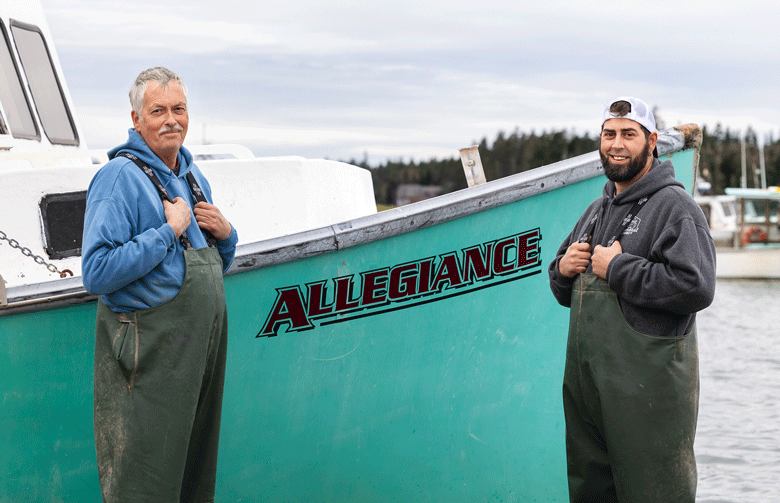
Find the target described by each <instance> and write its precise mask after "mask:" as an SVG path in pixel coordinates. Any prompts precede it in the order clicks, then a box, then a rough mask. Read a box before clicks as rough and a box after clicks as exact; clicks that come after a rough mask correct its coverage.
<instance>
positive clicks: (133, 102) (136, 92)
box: [130, 66, 187, 117]
mask: <svg viewBox="0 0 780 503" xmlns="http://www.w3.org/2000/svg"><path fill="white" fill-rule="evenodd" d="M151 81H155V82H159V83H160V85H162V86H163V87H168V84H169V83H170V82H172V81H173V82H176V83H177V84H179V87H181V90H182V92H183V93H184V99H185V100H186V99H187V86H185V85H184V82H183V81H182V80H181V78H180V77H179V76H178V75H176V74H175V73H173V72H172V71H170V70H168V69H167V68H165V67H163V66H155V67H154V68H149V69H148V70H144V71H142V72H141V73H139V74H138V77H136V78H135V82H134V83H133V86H132V87H131V88H130V106H132V107H133V110H134V111H135V113H136V115H138V116H139V117H140V116H141V110H142V109H143V107H144V93H145V92H146V85H147V84H148V83H149V82H151Z"/></svg>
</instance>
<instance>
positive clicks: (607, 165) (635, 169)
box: [599, 139, 650, 183]
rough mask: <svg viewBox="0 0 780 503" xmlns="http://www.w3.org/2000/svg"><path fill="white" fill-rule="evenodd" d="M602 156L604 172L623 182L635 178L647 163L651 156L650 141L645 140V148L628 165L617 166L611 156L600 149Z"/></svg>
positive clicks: (610, 178)
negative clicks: (612, 161)
mask: <svg viewBox="0 0 780 503" xmlns="http://www.w3.org/2000/svg"><path fill="white" fill-rule="evenodd" d="M599 155H600V156H601V165H602V166H603V167H604V174H605V175H607V178H608V179H609V180H611V181H613V182H617V183H623V182H628V181H630V180H633V179H634V177H636V175H638V174H639V172H640V171H642V169H643V168H644V167H645V166H646V165H647V159H648V158H649V157H650V141H649V139H648V140H645V149H644V151H643V152H642V153H641V154H639V156H638V157H634V158H632V159H631V160H630V161H629V162H628V165H627V166H616V165H614V164H612V163H611V162H610V160H609V157H607V156H606V154H604V152H603V151H602V150H601V149H599Z"/></svg>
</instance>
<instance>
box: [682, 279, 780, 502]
mask: <svg viewBox="0 0 780 503" xmlns="http://www.w3.org/2000/svg"><path fill="white" fill-rule="evenodd" d="M697 320H698V331H699V358H700V373H701V397H700V405H699V425H698V430H697V436H696V444H695V448H696V459H697V461H698V469H699V488H698V497H697V499H696V501H697V503H767V502H778V501H780V349H778V345H780V282H771V281H719V282H718V285H717V289H716V293H715V301H714V302H713V304H712V305H711V306H710V307H709V308H707V309H706V310H705V311H703V312H701V313H700V314H699V315H698V317H697Z"/></svg>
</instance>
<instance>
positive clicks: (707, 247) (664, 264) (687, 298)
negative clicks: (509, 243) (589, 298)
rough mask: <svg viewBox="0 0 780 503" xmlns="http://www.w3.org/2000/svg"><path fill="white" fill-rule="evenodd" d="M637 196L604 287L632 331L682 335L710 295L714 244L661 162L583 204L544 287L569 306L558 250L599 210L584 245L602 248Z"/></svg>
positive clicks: (699, 215) (610, 184)
mask: <svg viewBox="0 0 780 503" xmlns="http://www.w3.org/2000/svg"><path fill="white" fill-rule="evenodd" d="M645 196H648V197H649V198H650V199H649V200H648V201H647V202H646V203H645V204H644V205H643V206H642V209H641V210H640V211H639V213H638V214H637V216H636V217H635V218H634V221H632V222H631V224H629V226H628V227H627V228H626V230H625V231H624V232H623V234H622V235H621V236H620V238H619V239H618V240H619V241H620V245H621V246H622V248H623V253H621V254H619V255H617V256H615V257H614V258H613V259H612V261H611V262H610V263H609V267H608V268H607V283H608V284H609V287H610V288H611V289H612V291H614V292H615V293H616V294H617V297H618V299H619V302H620V307H621V310H622V311H623V315H624V316H625V318H626V321H628V323H629V324H631V326H632V327H634V328H635V329H636V330H638V331H640V332H643V333H646V334H649V335H655V336H682V335H685V334H686V333H688V331H689V330H690V328H691V327H692V326H693V323H694V321H695V319H696V312H697V311H701V310H702V309H704V308H706V307H707V306H709V305H710V303H711V302H712V299H713V297H714V295H715V245H714V244H713V241H712V237H711V236H710V231H709V226H708V225H707V220H706V219H705V217H704V214H703V213H702V211H701V209H700V208H699V206H698V204H696V202H695V201H694V200H693V198H692V197H691V196H690V195H689V194H688V193H687V192H685V189H684V188H683V185H682V184H681V183H680V182H679V181H677V180H676V179H675V178H674V167H673V166H672V162H671V161H669V160H667V161H664V162H659V161H658V159H654V160H653V166H652V168H651V169H650V171H649V172H648V173H647V174H646V175H645V176H643V177H642V178H640V179H639V180H638V181H637V182H636V183H634V184H633V185H632V186H631V187H629V188H628V189H626V190H625V191H623V192H622V193H620V194H617V195H615V184H614V183H613V182H607V184H606V185H605V186H604V193H603V196H602V197H600V198H599V199H596V200H595V201H594V202H593V203H591V205H590V206H588V208H587V209H586V210H585V213H583V214H582V216H581V217H580V219H579V221H578V222H577V225H576V226H575V227H574V230H573V231H572V233H571V234H569V236H568V237H567V238H566V240H565V241H564V242H563V244H562V245H561V247H560V248H559V249H558V252H557V254H556V256H555V260H553V261H552V263H551V264H550V267H549V274H550V288H551V289H552V291H553V294H554V295H555V298H556V299H557V300H558V302H559V303H560V304H561V305H563V306H566V307H570V306H571V292H572V285H573V283H574V280H573V279H572V278H567V277H565V276H563V275H562V274H561V273H560V271H559V270H558V263H559V261H560V260H561V258H562V257H563V255H564V254H565V253H566V250H567V249H568V248H569V246H570V245H571V244H572V243H574V242H575V241H577V239H578V237H579V236H581V235H582V233H583V231H584V230H585V228H586V226H587V223H588V222H589V221H590V220H591V219H592V217H593V216H594V215H597V214H599V213H600V217H599V220H598V222H597V224H596V228H595V230H594V231H593V239H592V241H591V245H592V246H593V247H595V246H596V245H597V244H600V245H602V246H606V245H607V241H608V240H609V239H610V238H611V237H612V236H613V235H614V234H615V231H616V230H617V228H618V227H619V226H620V224H621V222H622V220H623V218H624V217H625V216H626V215H627V214H628V212H629V211H630V210H631V208H632V207H633V206H634V203H636V201H637V200H639V199H641V198H642V197H645ZM587 272H592V270H591V267H588V270H587Z"/></svg>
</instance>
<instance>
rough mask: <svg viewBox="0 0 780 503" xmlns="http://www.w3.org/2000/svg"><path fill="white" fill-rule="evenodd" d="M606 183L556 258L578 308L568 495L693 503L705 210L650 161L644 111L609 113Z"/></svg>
mask: <svg viewBox="0 0 780 503" xmlns="http://www.w3.org/2000/svg"><path fill="white" fill-rule="evenodd" d="M601 123H602V130H601V147H600V149H599V150H600V153H601V160H602V164H603V166H604V172H605V174H606V175H607V178H608V179H609V181H608V182H607V184H606V185H605V186H604V192H603V195H602V197H600V198H598V199H596V200H595V201H594V202H593V203H592V204H591V205H590V206H589V207H588V208H587V209H586V210H585V213H584V214H583V215H582V217H580V220H579V221H578V222H577V224H576V226H575V227H574V230H573V231H572V233H571V234H570V235H569V237H568V238H567V239H566V240H565V241H564V243H563V244H562V245H561V247H560V248H559V249H558V253H557V255H556V257H555V260H553V262H552V263H551V264H550V268H549V273H550V286H551V288H552V291H553V293H554V294H555V297H556V298H557V299H558V302H559V303H561V304H562V305H564V306H567V307H571V313H570V323H569V340H568V345H567V350H566V368H565V372H564V382H563V408H564V413H565V417H566V455H567V462H568V474H569V497H570V500H571V501H573V502H579V503H584V502H593V503H608V502H622V503H651V502H653V503H658V502H661V501H664V502H667V501H668V502H671V501H674V502H676V503H684V502H685V503H693V502H694V500H695V496H696V460H695V458H694V455H693V441H694V435H695V432H696V419H697V414H698V405H699V402H698V400H699V374H698V350H697V346H696V312H697V311H700V310H702V309H704V308H705V307H707V306H708V305H709V304H710V303H711V302H712V299H713V295H714V293H715V247H714V245H713V242H712V237H711V236H710V233H709V227H708V225H707V221H706V220H705V218H704V214H703V213H702V212H701V210H700V209H699V207H698V205H697V204H696V203H695V202H694V200H693V198H692V197H691V196H690V195H689V194H688V193H686V192H685V189H684V188H683V186H682V184H681V183H680V182H678V181H677V180H675V178H674V168H673V166H672V162H671V161H669V160H667V161H663V162H660V161H659V160H658V159H657V158H656V156H655V146H656V142H657V139H658V134H657V132H656V128H655V119H654V117H653V113H652V111H651V110H650V109H649V108H648V107H647V105H646V104H645V103H644V102H643V101H642V100H639V99H636V98H618V99H617V100H615V101H614V102H612V103H611V104H610V105H608V106H607V107H606V109H605V110H604V113H603V115H602V120H601Z"/></svg>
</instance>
